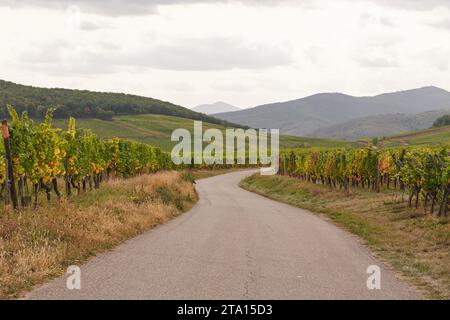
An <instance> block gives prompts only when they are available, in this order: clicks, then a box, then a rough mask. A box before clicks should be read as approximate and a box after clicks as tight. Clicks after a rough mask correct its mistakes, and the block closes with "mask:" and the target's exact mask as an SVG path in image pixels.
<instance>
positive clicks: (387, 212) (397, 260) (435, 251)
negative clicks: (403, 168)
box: [241, 175, 450, 299]
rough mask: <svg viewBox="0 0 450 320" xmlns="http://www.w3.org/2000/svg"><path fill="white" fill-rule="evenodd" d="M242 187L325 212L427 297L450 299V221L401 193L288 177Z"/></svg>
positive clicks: (259, 180) (257, 180)
mask: <svg viewBox="0 0 450 320" xmlns="http://www.w3.org/2000/svg"><path fill="white" fill-rule="evenodd" d="M241 186H242V187H244V188H246V189H248V190H250V191H254V192H257V193H259V194H262V195H265V196H267V197H270V198H272V199H275V200H279V201H283V202H286V203H289V204H292V205H295V206H298V207H301V208H305V209H309V210H311V211H313V212H319V213H323V214H325V216H326V217H328V218H329V219H331V221H333V222H334V223H336V224H337V225H339V226H341V227H343V228H345V229H347V230H348V231H350V232H352V233H354V234H356V235H358V236H360V237H361V239H362V240H363V241H364V243H365V244H366V245H367V246H368V247H369V248H371V250H372V252H374V253H375V254H376V255H377V256H378V257H379V258H380V259H382V260H384V261H385V262H387V263H388V264H389V265H391V266H392V268H393V269H394V270H396V271H397V272H398V273H399V274H401V275H402V276H403V277H404V278H405V280H407V281H409V282H410V283H411V284H412V285H414V286H416V287H417V288H418V289H420V290H421V291H422V292H423V293H424V294H425V296H426V297H429V298H437V299H450V222H449V220H448V219H445V218H441V219H439V218H436V217H434V216H430V215H426V214H424V213H423V210H422V209H419V210H415V209H410V208H408V207H407V205H406V202H405V201H402V195H401V194H400V193H398V192H394V191H389V190H385V191H383V192H381V193H373V192H368V191H365V190H361V189H358V190H355V191H353V192H352V193H351V194H348V195H346V194H345V193H343V192H340V191H334V190H330V189H329V188H327V187H325V186H321V185H314V184H311V183H308V182H304V181H300V180H297V179H294V178H289V177H280V176H259V175H253V176H251V177H249V178H247V179H245V180H243V181H242V182H241Z"/></svg>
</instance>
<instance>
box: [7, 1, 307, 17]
mask: <svg viewBox="0 0 450 320" xmlns="http://www.w3.org/2000/svg"><path fill="white" fill-rule="evenodd" d="M292 1H293V0H108V1H105V0H77V1H73V0H0V6H10V7H30V6H32V7H43V8H51V9H61V10H66V9H67V8H68V7H69V6H77V7H79V8H80V9H81V10H82V11H84V12H92V13H97V14H101V15H109V16H122V15H146V14H151V13H156V12H157V7H158V6H161V5H174V4H181V5H185V4H194V3H243V4H251V5H278V4H280V3H283V2H292ZM310 1H312V0H301V1H300V3H309V2H310ZM297 2H298V1H297Z"/></svg>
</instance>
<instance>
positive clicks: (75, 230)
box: [0, 171, 197, 299]
mask: <svg viewBox="0 0 450 320" xmlns="http://www.w3.org/2000/svg"><path fill="white" fill-rule="evenodd" d="M196 200H197V195H196V193H195V190H194V187H193V184H192V182H191V181H189V179H186V177H185V175H184V174H182V173H178V172H174V171H170V172H160V173H156V174H152V175H144V176H139V177H135V178H131V179H126V180H122V179H119V180H114V181H109V182H106V183H104V184H103V186H102V187H101V188H100V189H98V190H93V191H91V192H88V193H86V194H81V195H80V196H73V197H72V198H71V199H65V198H62V199H61V200H54V201H52V202H49V203H47V202H43V203H41V204H40V206H39V207H38V209H36V210H32V209H24V210H21V211H18V212H4V211H3V212H0V299H9V298H16V297H19V296H20V295H21V294H22V293H23V292H25V291H26V290H29V289H30V288H32V286H34V285H37V284H40V283H43V282H44V281H45V280H48V279H50V278H53V277H56V276H58V275H61V274H62V273H64V271H65V269H66V268H67V266H69V265H71V264H81V263H83V262H84V261H86V260H87V258H89V257H91V256H93V255H95V254H98V253H100V252H102V251H105V250H107V249H110V248H112V247H114V246H116V245H117V244H119V243H121V242H123V241H125V240H127V239H129V238H131V237H134V236H136V235H138V234H140V233H142V232H144V231H146V230H149V229H151V228H152V227H154V226H156V225H158V224H161V223H164V222H166V221H168V220H169V219H171V218H173V217H176V216H177V215H179V214H180V213H181V212H183V211H186V210H187V209H189V208H190V207H191V206H193V204H194V203H195V202H196Z"/></svg>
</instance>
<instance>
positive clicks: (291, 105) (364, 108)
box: [214, 87, 450, 136]
mask: <svg viewBox="0 0 450 320" xmlns="http://www.w3.org/2000/svg"><path fill="white" fill-rule="evenodd" d="M439 109H450V92H447V91H446V90H443V89H440V88H437V87H423V88H419V89H412V90H406V91H400V92H393V93H385V94H381V95H377V96H373V97H354V96H350V95H346V94H342V93H319V94H315V95H312V96H309V97H305V98H302V99H297V100H292V101H287V102H279V103H271V104H266V105H262V106H258V107H254V108H251V109H246V110H241V111H235V112H227V113H219V114H215V115H214V116H215V117H217V118H220V119H223V120H227V121H232V122H236V123H240V124H243V125H248V126H251V127H256V128H278V129H280V130H281V132H282V133H284V134H292V135H307V136H308V135H312V134H313V133H314V134H317V132H318V131H319V130H321V129H325V128H327V127H331V126H334V125H337V124H340V123H345V122H346V121H349V120H352V119H356V118H361V117H367V116H374V115H380V114H392V113H405V114H416V113H421V112H426V111H431V110H439Z"/></svg>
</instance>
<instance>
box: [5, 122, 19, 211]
mask: <svg viewBox="0 0 450 320" xmlns="http://www.w3.org/2000/svg"><path fill="white" fill-rule="evenodd" d="M2 135H3V141H4V143H5V154H6V171H7V172H8V176H7V178H8V183H7V188H9V194H10V195H11V200H12V203H13V207H14V209H17V208H18V207H19V201H18V199H17V190H16V184H15V183H14V173H13V166H12V160H11V142H10V136H9V129H8V122H7V121H6V120H3V121H2ZM6 193H7V196H6V197H8V189H7V190H6ZM7 204H9V200H8V202H7Z"/></svg>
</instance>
